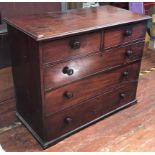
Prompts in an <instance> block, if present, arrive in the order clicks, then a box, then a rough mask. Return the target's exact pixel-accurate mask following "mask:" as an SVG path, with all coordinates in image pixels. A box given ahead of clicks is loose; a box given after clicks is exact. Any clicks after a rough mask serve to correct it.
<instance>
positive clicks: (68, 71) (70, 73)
mask: <svg viewBox="0 0 155 155" xmlns="http://www.w3.org/2000/svg"><path fill="white" fill-rule="evenodd" d="M63 73H64V74H67V75H72V74H73V73H74V70H73V69H70V68H69V67H64V68H63Z"/></svg>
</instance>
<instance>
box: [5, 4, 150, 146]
mask: <svg viewBox="0 0 155 155" xmlns="http://www.w3.org/2000/svg"><path fill="white" fill-rule="evenodd" d="M148 19H150V17H148V16H144V15H139V14H137V13H132V12H130V11H127V10H124V9H120V8H116V7H112V6H108V5H107V6H101V7H97V8H89V9H79V10H70V11H66V12H56V13H46V14H38V15H31V16H18V17H12V18H6V19H5V21H6V23H7V25H8V32H9V39H10V46H11V55H12V56H11V57H12V66H13V67H12V70H13V78H14V84H15V88H16V97H17V116H18V118H19V119H20V120H21V121H22V122H23V124H24V125H25V126H26V127H27V128H28V129H29V130H30V132H31V133H32V134H33V136H34V137H35V138H36V139H37V140H38V141H39V142H40V144H41V145H42V146H43V147H44V148H47V147H48V146H50V145H53V144H55V143H56V142H58V141H60V140H62V139H63V138H65V137H67V136H69V135H70V134H72V133H74V132H76V131H79V130H80V129H82V128H84V127H87V126H89V125H91V124H93V123H95V122H97V121H98V120H101V119H102V118H104V117H106V116H108V115H110V114H112V113H114V112H116V111H119V110H120V109H123V108H125V107H128V106H129V105H133V104H135V103H136V89H137V82H138V76H139V70H140V64H141V58H142V53H143V47H144V37H145V32H146V23H147V20H148Z"/></svg>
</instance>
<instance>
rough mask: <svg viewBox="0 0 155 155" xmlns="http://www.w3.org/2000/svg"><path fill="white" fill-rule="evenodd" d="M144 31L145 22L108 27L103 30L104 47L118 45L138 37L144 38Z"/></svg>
mask: <svg viewBox="0 0 155 155" xmlns="http://www.w3.org/2000/svg"><path fill="white" fill-rule="evenodd" d="M145 32H146V22H141V23H136V24H130V25H126V26H119V27H116V28H109V29H107V30H105V33H104V38H103V44H104V45H103V46H104V49H107V48H111V47H115V46H119V45H122V44H125V43H129V42H133V41H136V40H139V39H144V37H145Z"/></svg>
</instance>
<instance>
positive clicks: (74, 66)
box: [44, 42, 144, 90]
mask: <svg viewBox="0 0 155 155" xmlns="http://www.w3.org/2000/svg"><path fill="white" fill-rule="evenodd" d="M143 46H144V43H143V42H141V43H138V44H134V45H129V46H125V47H120V48H114V49H112V50H107V51H104V52H103V53H96V54H93V55H90V56H87V57H82V58H79V59H75V60H72V61H68V62H65V63H60V64H57V65H55V66H52V67H45V69H44V88H45V90H50V89H53V88H57V87H59V86H62V85H65V84H68V83H70V82H72V81H75V80H78V79H81V78H84V77H86V76H89V75H92V74H95V73H97V72H100V71H103V70H107V69H109V68H112V67H116V66H119V65H123V64H126V63H129V62H132V61H134V60H137V59H141V56H142V51H143ZM66 67H68V70H73V74H72V75H68V74H67V73H64V72H63V71H64V69H65V68H66Z"/></svg>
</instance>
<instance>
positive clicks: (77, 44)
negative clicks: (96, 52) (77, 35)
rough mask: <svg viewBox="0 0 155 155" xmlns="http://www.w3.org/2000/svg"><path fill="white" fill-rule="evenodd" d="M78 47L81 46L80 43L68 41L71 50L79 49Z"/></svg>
mask: <svg viewBox="0 0 155 155" xmlns="http://www.w3.org/2000/svg"><path fill="white" fill-rule="evenodd" d="M80 46H81V43H80V41H77V40H71V41H70V47H71V48H72V49H79V48H80Z"/></svg>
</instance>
